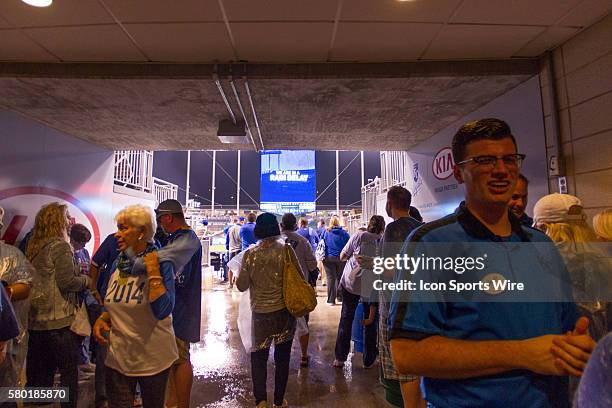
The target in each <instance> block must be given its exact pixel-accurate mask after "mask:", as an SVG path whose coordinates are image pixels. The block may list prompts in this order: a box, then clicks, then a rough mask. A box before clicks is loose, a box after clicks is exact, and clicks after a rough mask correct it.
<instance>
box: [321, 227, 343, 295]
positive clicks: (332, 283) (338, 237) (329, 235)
mask: <svg viewBox="0 0 612 408" xmlns="http://www.w3.org/2000/svg"><path fill="white" fill-rule="evenodd" d="M322 240H323V241H325V250H326V254H325V259H324V260H323V267H324V268H325V275H326V277H327V304H328V305H335V304H336V299H338V300H339V301H342V294H341V293H339V290H338V286H339V285H340V278H341V277H342V271H343V270H344V265H345V264H346V261H342V260H341V259H340V252H342V248H344V246H345V245H346V243H347V242H348V240H349V234H348V232H346V231H345V230H343V229H342V227H341V226H340V219H339V218H338V217H336V216H333V217H331V220H329V227H327V231H325V232H324V233H323V237H322Z"/></svg>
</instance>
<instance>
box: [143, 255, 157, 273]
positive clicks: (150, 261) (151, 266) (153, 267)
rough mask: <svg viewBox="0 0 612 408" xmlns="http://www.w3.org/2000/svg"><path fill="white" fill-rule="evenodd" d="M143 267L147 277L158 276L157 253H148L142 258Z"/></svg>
mask: <svg viewBox="0 0 612 408" xmlns="http://www.w3.org/2000/svg"><path fill="white" fill-rule="evenodd" d="M143 261H144V264H145V267H146V268H147V275H149V276H160V274H161V273H160V271H159V259H158V258H157V251H153V252H149V253H148V254H146V255H145V256H144V258H143Z"/></svg>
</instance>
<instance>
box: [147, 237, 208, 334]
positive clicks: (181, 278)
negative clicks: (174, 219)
mask: <svg viewBox="0 0 612 408" xmlns="http://www.w3.org/2000/svg"><path fill="white" fill-rule="evenodd" d="M157 255H158V257H159V262H160V263H161V262H163V261H170V262H172V263H173V264H174V268H175V273H176V276H175V282H174V287H175V292H176V296H175V302H174V310H173V311H172V325H173V327H174V334H175V335H176V337H178V338H179V339H181V340H184V341H186V342H190V343H197V342H198V341H200V318H201V311H200V309H201V306H202V245H201V244H200V239H199V238H198V236H197V235H196V233H195V232H193V230H191V229H187V228H186V229H179V230H177V231H175V232H173V233H172V234H170V235H169V236H168V244H167V245H166V246H165V247H163V248H162V249H160V250H159V251H158V253H157Z"/></svg>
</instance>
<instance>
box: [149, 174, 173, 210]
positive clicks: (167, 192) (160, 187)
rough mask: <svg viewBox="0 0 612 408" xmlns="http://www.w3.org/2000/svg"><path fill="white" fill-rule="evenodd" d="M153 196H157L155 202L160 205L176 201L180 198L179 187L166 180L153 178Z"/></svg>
mask: <svg viewBox="0 0 612 408" xmlns="http://www.w3.org/2000/svg"><path fill="white" fill-rule="evenodd" d="M153 195H155V201H157V203H158V204H159V203H161V202H162V201H165V200H170V199H174V200H176V198H177V197H178V186H177V185H176V184H173V183H170V182H168V181H166V180H162V179H159V178H157V177H153Z"/></svg>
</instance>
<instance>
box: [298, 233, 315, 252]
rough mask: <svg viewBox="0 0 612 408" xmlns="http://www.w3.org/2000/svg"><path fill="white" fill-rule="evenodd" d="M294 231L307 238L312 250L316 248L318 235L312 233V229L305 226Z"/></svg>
mask: <svg viewBox="0 0 612 408" xmlns="http://www.w3.org/2000/svg"><path fill="white" fill-rule="evenodd" d="M296 232H297V233H298V234H300V235H301V236H303V237H304V238H306V239H307V240H308V242H309V243H310V246H311V247H312V250H313V251H316V250H317V244H318V243H319V237H318V236H317V235H316V234H315V233H314V231H312V230H311V229H310V228H308V227H306V228H300V229H298V230H297V231H296Z"/></svg>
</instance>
